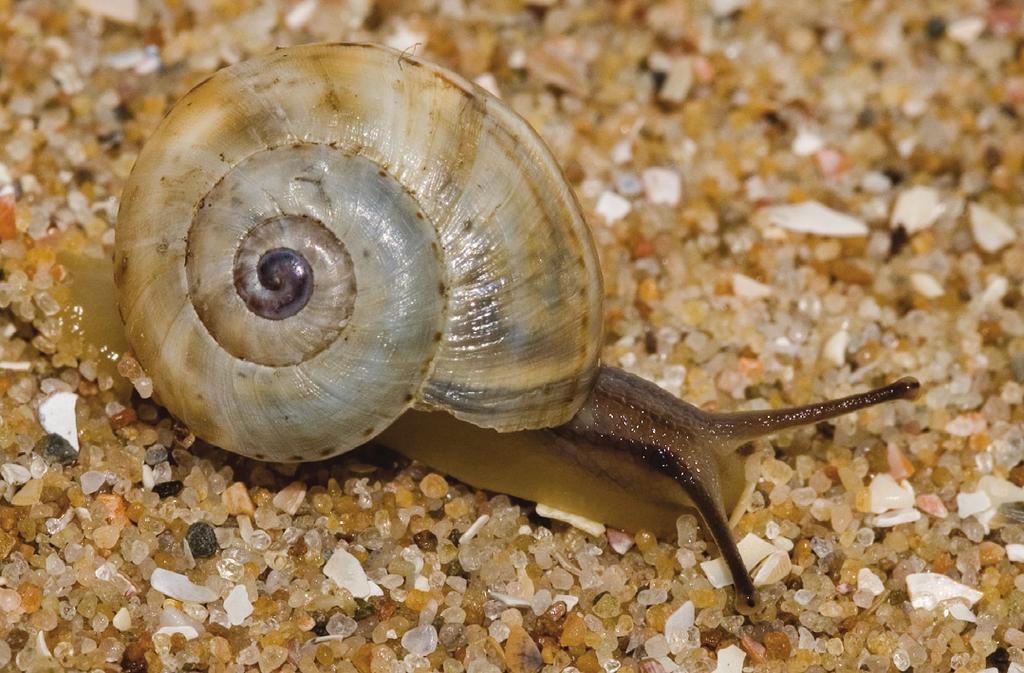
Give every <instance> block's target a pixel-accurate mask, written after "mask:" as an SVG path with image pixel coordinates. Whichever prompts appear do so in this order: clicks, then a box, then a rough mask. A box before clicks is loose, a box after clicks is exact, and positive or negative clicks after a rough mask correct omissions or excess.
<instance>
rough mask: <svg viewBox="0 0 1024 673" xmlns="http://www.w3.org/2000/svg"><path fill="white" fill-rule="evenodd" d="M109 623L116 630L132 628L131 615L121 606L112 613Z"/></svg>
mask: <svg viewBox="0 0 1024 673" xmlns="http://www.w3.org/2000/svg"><path fill="white" fill-rule="evenodd" d="M110 623H111V624H113V625H114V628H115V629H117V630H118V631H128V630H129V629H131V628H132V615H131V613H130V612H128V608H121V609H120V610H118V611H117V613H116V614H115V615H114V618H113V619H111V620H110Z"/></svg>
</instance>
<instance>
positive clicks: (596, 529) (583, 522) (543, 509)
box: [537, 503, 604, 537]
mask: <svg viewBox="0 0 1024 673" xmlns="http://www.w3.org/2000/svg"><path fill="white" fill-rule="evenodd" d="M537 514H539V515H541V516H543V517H545V518H548V519H555V520H556V521H563V522H565V523H567V524H569V525H570V526H572V527H574V528H579V529H580V530H581V531H583V532H584V533H590V534H591V535H593V536H594V537H598V536H601V535H604V524H603V523H598V522H597V521H592V520H590V519H588V518H586V517H583V516H580V515H578V514H572V513H571V512H564V511H562V510H560V509H556V508H554V507H550V506H548V505H545V504H544V503H537Z"/></svg>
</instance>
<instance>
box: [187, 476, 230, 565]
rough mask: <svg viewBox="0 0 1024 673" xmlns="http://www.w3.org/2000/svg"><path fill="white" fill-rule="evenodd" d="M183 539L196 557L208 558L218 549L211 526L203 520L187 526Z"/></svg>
mask: <svg viewBox="0 0 1024 673" xmlns="http://www.w3.org/2000/svg"><path fill="white" fill-rule="evenodd" d="M178 483H181V482H178ZM185 541H186V542H188V548H189V549H190V550H192V556H194V557H196V558H209V557H211V556H213V555H214V554H216V553H217V550H218V549H220V545H218V544H217V536H216V535H215V534H214V532H213V526H211V525H210V524H208V523H206V522H205V521H196V522H195V523H194V524H192V525H191V526H189V527H188V531H186V533H185Z"/></svg>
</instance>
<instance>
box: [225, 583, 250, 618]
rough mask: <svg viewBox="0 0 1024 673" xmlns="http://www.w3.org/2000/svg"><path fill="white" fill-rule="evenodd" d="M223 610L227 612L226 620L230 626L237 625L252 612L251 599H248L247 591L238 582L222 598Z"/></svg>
mask: <svg viewBox="0 0 1024 673" xmlns="http://www.w3.org/2000/svg"><path fill="white" fill-rule="evenodd" d="M224 611H225V612H227V613H228V622H230V623H231V626H238V625H240V624H241V623H242V622H244V621H245V619H246V618H247V617H248V616H249V615H251V614H252V612H253V607H252V601H250V600H249V592H248V591H246V589H245V587H244V586H242V585H241V584H239V585H238V586H236V587H235V588H234V589H232V590H231V592H230V593H229V594H228V597H227V598H225V599H224Z"/></svg>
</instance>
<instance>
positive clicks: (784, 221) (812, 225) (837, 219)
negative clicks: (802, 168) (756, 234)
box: [761, 201, 868, 238]
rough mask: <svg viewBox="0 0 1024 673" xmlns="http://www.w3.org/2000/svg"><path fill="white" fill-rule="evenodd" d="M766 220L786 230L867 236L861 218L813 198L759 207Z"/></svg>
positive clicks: (829, 234) (865, 225)
mask: <svg viewBox="0 0 1024 673" xmlns="http://www.w3.org/2000/svg"><path fill="white" fill-rule="evenodd" d="M761 212H762V213H764V216H765V217H767V218H768V222H769V223H770V224H773V225H775V226H776V227H781V228H783V229H787V230H789V231H795V232H799V233H804V234H817V235H819V236H836V237H840V238H843V237H851V236H867V233H868V225H867V224H865V223H864V221H863V220H861V219H858V218H856V217H851V216H850V215H846V214H843V213H840V212H838V211H835V210H832V209H831V208H829V207H827V206H824V205H822V204H821V203H818V202H817V201H805V202H804V203H798V204H795V205H787V206H770V207H768V208H765V209H764V210H762V211H761Z"/></svg>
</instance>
